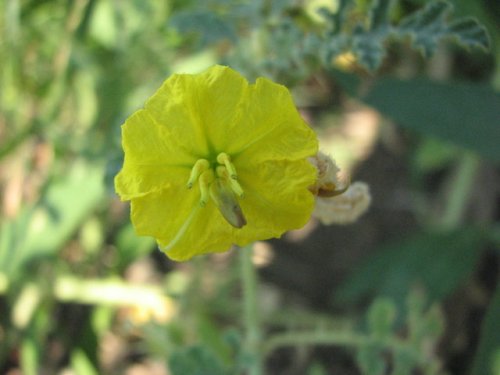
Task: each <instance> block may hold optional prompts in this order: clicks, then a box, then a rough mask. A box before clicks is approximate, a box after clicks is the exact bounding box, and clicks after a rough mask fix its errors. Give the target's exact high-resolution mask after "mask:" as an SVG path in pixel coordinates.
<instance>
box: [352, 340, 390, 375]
mask: <svg viewBox="0 0 500 375" xmlns="http://www.w3.org/2000/svg"><path fill="white" fill-rule="evenodd" d="M382 352H383V347H382V346H379V345H377V344H370V345H364V346H362V347H361V348H360V349H359V350H358V352H357V354H356V362H357V363H358V365H359V367H360V369H361V372H362V373H363V374H364V375H382V374H384V373H385V372H386V367H387V366H386V364H385V361H384V358H383V356H382Z"/></svg>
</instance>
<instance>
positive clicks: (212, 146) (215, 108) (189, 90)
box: [145, 66, 248, 157]
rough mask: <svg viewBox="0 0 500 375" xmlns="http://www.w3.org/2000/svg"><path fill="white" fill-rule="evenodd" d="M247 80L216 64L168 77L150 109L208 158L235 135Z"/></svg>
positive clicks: (162, 121)
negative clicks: (236, 118)
mask: <svg viewBox="0 0 500 375" xmlns="http://www.w3.org/2000/svg"><path fill="white" fill-rule="evenodd" d="M247 86H248V83H247V81H246V80H245V79H244V78H243V77H242V76H241V75H240V74H238V73H237V72H235V71H234V70H232V69H230V68H228V67H223V66H214V67H212V68H210V69H208V70H206V71H205V72H203V73H200V74H197V75H189V74H177V75H173V76H172V77H170V78H169V79H167V80H166V81H165V82H164V83H163V85H162V86H161V88H160V89H159V90H158V91H157V92H156V93H155V94H154V95H153V96H152V97H151V98H150V99H149V100H148V101H147V103H146V107H145V108H146V110H147V111H148V113H150V114H151V116H152V117H153V118H154V119H155V120H156V121H158V123H160V124H163V125H164V126H168V128H169V129H170V131H171V132H172V134H176V136H177V141H178V142H179V143H181V144H183V145H184V147H186V148H187V149H194V150H197V151H198V153H199V155H198V156H199V157H206V155H209V154H215V153H217V152H220V151H222V150H223V149H224V147H225V144H226V143H228V141H230V140H231V139H232V138H233V137H234V134H231V127H232V126H233V124H234V122H235V117H236V115H237V112H236V111H235V109H236V108H237V107H238V105H239V102H240V101H242V100H243V98H244V95H245V92H246V88H247Z"/></svg>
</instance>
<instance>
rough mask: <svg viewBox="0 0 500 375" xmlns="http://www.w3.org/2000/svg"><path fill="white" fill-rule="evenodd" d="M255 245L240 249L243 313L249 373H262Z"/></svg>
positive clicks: (251, 374)
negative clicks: (253, 255)
mask: <svg viewBox="0 0 500 375" xmlns="http://www.w3.org/2000/svg"><path fill="white" fill-rule="evenodd" d="M252 250H253V247H252V246H251V245H250V246H247V247H244V248H242V249H240V254H241V255H240V256H241V275H242V283H243V315H244V324H245V330H246V332H245V334H246V336H245V351H246V354H247V355H248V357H249V358H250V360H251V362H250V363H251V364H250V368H249V369H248V370H249V372H248V375H262V374H263V373H264V371H263V365H262V356H261V352H260V342H261V338H262V334H261V331H260V324H259V314H258V303H257V272H256V270H255V267H254V265H253V263H252Z"/></svg>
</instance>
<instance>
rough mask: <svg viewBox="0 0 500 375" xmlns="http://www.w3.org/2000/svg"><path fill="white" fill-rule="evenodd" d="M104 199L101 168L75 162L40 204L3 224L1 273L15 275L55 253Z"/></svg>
mask: <svg viewBox="0 0 500 375" xmlns="http://www.w3.org/2000/svg"><path fill="white" fill-rule="evenodd" d="M75 197H79V198H78V199H75ZM102 198H103V186H102V170H101V168H99V166H94V165H89V164H83V163H75V164H74V165H73V166H72V170H71V172H70V173H68V174H67V175H66V176H63V177H61V178H60V179H58V180H56V181H53V182H52V183H51V184H50V186H49V188H48V189H47V191H46V192H45V195H44V198H43V199H42V200H41V201H40V202H39V203H38V204H36V205H35V206H34V207H30V208H28V207H27V208H25V210H24V212H23V213H22V214H21V215H19V216H18V217H17V218H15V219H14V220H12V221H7V222H5V223H3V225H2V226H1V227H0V238H1V240H0V272H4V273H6V274H7V275H9V276H12V277H16V276H17V273H18V272H19V271H20V270H22V269H23V268H24V269H25V268H26V267H28V266H29V263H30V262H34V261H36V260H40V259H43V258H45V259H47V258H51V257H53V256H55V255H56V252H57V251H58V249H59V248H60V247H61V246H62V245H63V244H64V243H65V242H66V241H67V240H68V238H69V237H70V236H71V234H72V233H74V231H75V230H76V228H78V226H79V225H80V224H81V223H82V221H83V220H84V219H85V218H86V217H87V216H88V215H89V214H91V213H92V212H93V210H95V209H96V208H97V206H98V205H99V204H100V202H101V200H102Z"/></svg>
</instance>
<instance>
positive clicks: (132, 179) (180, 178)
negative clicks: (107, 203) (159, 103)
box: [115, 110, 195, 200]
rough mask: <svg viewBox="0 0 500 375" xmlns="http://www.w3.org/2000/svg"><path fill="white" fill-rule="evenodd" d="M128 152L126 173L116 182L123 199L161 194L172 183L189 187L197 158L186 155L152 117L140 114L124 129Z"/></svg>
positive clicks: (127, 123) (125, 163) (124, 140)
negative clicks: (148, 194) (155, 192)
mask: <svg viewBox="0 0 500 375" xmlns="http://www.w3.org/2000/svg"><path fill="white" fill-rule="evenodd" d="M122 144H123V149H124V151H125V160H124V163H123V169H122V170H121V171H120V173H119V174H118V175H117V176H116V178H115V187H116V191H117V192H118V194H119V195H120V197H121V199H123V200H127V199H131V198H133V197H137V196H141V195H144V194H147V193H149V192H151V191H156V190H160V189H163V188H166V187H168V186H170V185H171V184H173V183H178V184H181V183H186V182H187V180H188V178H189V168H191V166H192V165H193V163H194V160H195V158H194V157H193V156H191V155H189V154H188V153H186V152H185V151H184V150H183V149H182V148H181V147H180V146H179V145H178V144H177V143H176V141H175V140H174V139H173V138H172V136H171V135H170V133H169V132H168V131H167V130H166V129H164V128H163V127H161V126H158V125H157V124H156V123H155V122H154V121H153V119H152V118H151V116H150V115H148V113H147V112H146V111H144V110H139V111H137V112H135V113H134V114H133V115H132V116H130V117H129V118H128V119H127V121H126V122H125V124H124V125H123V126H122Z"/></svg>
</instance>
